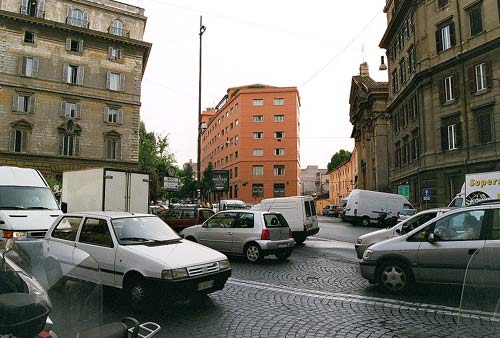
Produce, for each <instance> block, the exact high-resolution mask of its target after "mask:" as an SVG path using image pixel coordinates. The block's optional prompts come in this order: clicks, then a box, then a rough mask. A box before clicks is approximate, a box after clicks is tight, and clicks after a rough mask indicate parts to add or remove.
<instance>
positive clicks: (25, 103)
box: [12, 95, 36, 113]
mask: <svg viewBox="0 0 500 338" xmlns="http://www.w3.org/2000/svg"><path fill="white" fill-rule="evenodd" d="M35 104H36V102H35V96H33V95H14V96H12V111H15V112H19V113H34V112H35Z"/></svg>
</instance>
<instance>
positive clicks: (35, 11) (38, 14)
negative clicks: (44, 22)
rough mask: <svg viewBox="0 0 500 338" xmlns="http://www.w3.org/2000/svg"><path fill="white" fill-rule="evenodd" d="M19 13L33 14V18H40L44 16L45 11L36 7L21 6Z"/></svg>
mask: <svg viewBox="0 0 500 338" xmlns="http://www.w3.org/2000/svg"><path fill="white" fill-rule="evenodd" d="M20 13H21V14H22V15H28V16H33V17H35V18H40V19H44V18H45V11H43V10H39V9H38V8H33V7H24V6H21V8H20Z"/></svg>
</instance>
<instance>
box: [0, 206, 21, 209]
mask: <svg viewBox="0 0 500 338" xmlns="http://www.w3.org/2000/svg"><path fill="white" fill-rule="evenodd" d="M0 209H4V210H25V209H26V208H25V207H22V206H17V207H1V206H0Z"/></svg>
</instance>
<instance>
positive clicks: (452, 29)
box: [450, 22, 457, 46]
mask: <svg viewBox="0 0 500 338" xmlns="http://www.w3.org/2000/svg"><path fill="white" fill-rule="evenodd" d="M456 42H457V41H456V38H455V23H454V22H451V23H450V43H451V45H452V46H455V44H456Z"/></svg>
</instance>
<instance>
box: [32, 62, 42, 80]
mask: <svg viewBox="0 0 500 338" xmlns="http://www.w3.org/2000/svg"><path fill="white" fill-rule="evenodd" d="M39 65H40V60H39V59H38V58H33V70H32V73H31V76H32V77H38V66H39Z"/></svg>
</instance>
